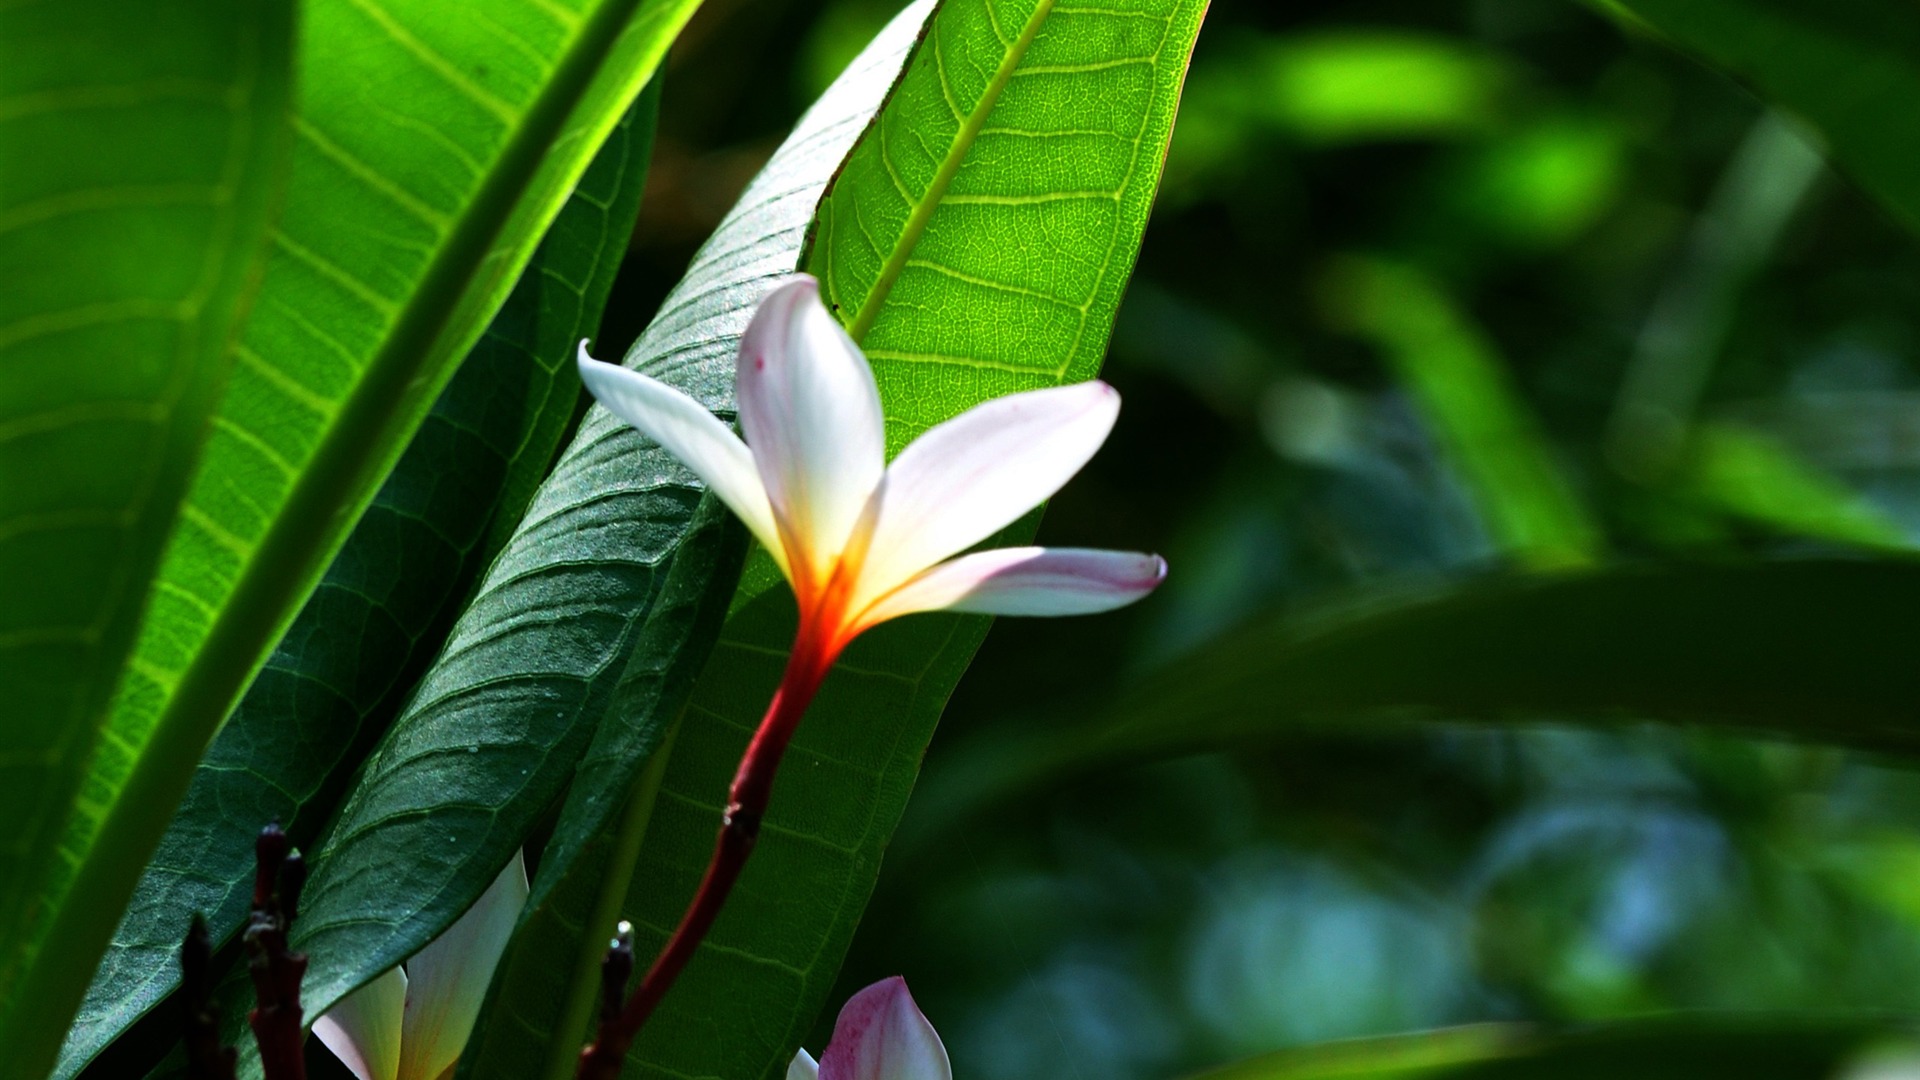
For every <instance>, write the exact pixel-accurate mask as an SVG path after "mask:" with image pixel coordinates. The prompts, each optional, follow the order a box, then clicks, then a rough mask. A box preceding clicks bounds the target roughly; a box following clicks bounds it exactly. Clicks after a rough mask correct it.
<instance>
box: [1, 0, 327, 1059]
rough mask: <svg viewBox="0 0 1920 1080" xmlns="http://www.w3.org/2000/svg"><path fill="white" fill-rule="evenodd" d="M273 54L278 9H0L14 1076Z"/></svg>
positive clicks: (96, 5)
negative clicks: (42, 944)
mask: <svg viewBox="0 0 1920 1080" xmlns="http://www.w3.org/2000/svg"><path fill="white" fill-rule="evenodd" d="M292 50H293V7H292V4H291V3H290V2H288V0H262V2H250V3H238V2H229V0H202V2H198V3H186V4H171V5H165V6H164V7H159V6H151V5H131V6H130V5H125V4H115V3H110V2H98V0H74V2H72V3H63V4H28V5H21V4H11V5H7V6H6V7H5V8H4V9H0V161H4V162H5V163H6V164H5V166H4V167H0V280H5V281H6V283H7V285H6V287H5V289H4V290H0V370H5V372H6V373H7V374H6V379H5V380H4V382H3V383H0V477H5V480H4V482H0V595H4V596H5V597H6V598H7V599H6V601H5V603H4V604H0V685H4V686H6V687H7V692H8V702H7V706H6V720H5V722H4V723H0V819H4V820H5V821H6V822H7V833H8V837H7V841H6V842H5V843H4V844H0V1046H5V1047H6V1048H7V1055H8V1057H9V1059H10V1061H12V1062H13V1063H14V1064H15V1065H16V1066H18V1067H21V1068H23V1069H24V1070H25V1073H28V1074H31V1073H33V1072H35V1071H36V1069H39V1068H43V1067H44V1065H43V1064H42V1062H43V1059H44V1058H47V1057H50V1055H51V1054H52V1052H53V1048H54V1046H55V1045H57V1040H58V1038H59V1032H60V1030H61V1029H62V1027H63V1026H64V1024H63V1020H64V1018H63V1017H58V1016H49V1017H43V1018H44V1020H45V1027H43V1028H35V1027H30V1026H28V1027H23V1026H20V1025H19V1024H18V1023H17V1021H18V1020H19V1018H21V1017H23V1016H24V1015H26V1014H27V1013H29V1012H30V1011H31V1007H30V1005H29V1003H28V1001H27V997H28V987H29V986H31V985H32V983H31V982H30V979H29V975H30V965H31V964H32V963H33V962H34V960H35V952H34V946H35V944H36V942H37V938H36V932H37V930H39V929H40V928H44V927H45V926H46V924H47V920H48V917H49V911H48V908H47V903H46V899H45V894H46V892H47V891H48V890H49V888H51V887H53V886H54V885H55V884H56V883H58V882H61V881H64V880H65V879H66V876H67V874H68V872H69V868H68V866H67V865H66V864H65V862H64V861H63V859H62V858H61V856H60V854H59V851H58V846H59V844H60V842H61V841H62V839H63V837H64V835H65V833H66V830H67V828H68V822H67V816H68V814H69V812H70V811H71V809H72V808H73V807H76V806H80V807H88V808H93V807H97V806H98V803H99V800H100V798H101V792H99V791H98V790H96V789H94V788H93V787H91V786H89V785H88V783H87V780H86V773H87V767H88V759H89V758H90V756H91V755H92V754H94V753H95V751H96V748H97V747H98V746H99V745H100V743H101V740H102V738H103V733H104V731H105V729H106V727H107V723H108V716H109V711H110V707H111V702H112V695H113V691H114V687H115V685H116V683H118V682H119V680H120V675H121V667H122V665H123V664H124V663H125V661H126V659H127V657H128V655H129V654H130V652H131V651H132V649H133V646H134V641H135V638H136V635H137V632H138V628H139V625H140V619H141V617H142V613H143V609H144V608H145V607H146V604H147V599H148V598H147V595H146V584H147V581H148V580H149V578H150V577H151V576H152V574H153V571H154V568H155V567H156V566H157V565H158V563H159V560H160V557H161V552H162V551H163V549H164V545H165V541H166V538H167V536H168V534H169V533H170V532H171V531H172V529H173V527H174V523H175V521H176V517H177V515H178V514H179V512H180V502H181V499H182V497H183V496H184V495H185V493H186V490H187V485H188V483H189V480H190V477H191V475H192V469H193V466H194V461H195V459H196V457H197V456H199V454H200V450H201V444H202V442H203V440H204V438H205V437H206V434H207V430H208V424H209V421H210V420H211V418H212V416H213V409H214V406H215V404H216V402H217V401H218V397H219V387H220V384H221V382H222V380H223V379H224V378H225V377H226V372H227V369H228V367H229V361H230V358H231V352H230V348H231V345H232V342H233V337H234V333H235V330H236V328H237V323H238V319H239V317H240V314H241V312H242V310H243V309H244V307H245V305H246V302H247V299H248V298H249V297H250V296H251V294H252V293H253V291H254V286H256V285H257V284H258V279H259V273H260V265H261V263H262V261H263V260H264V258H265V255H266V250H265V244H264V240H265V236H266V231H267V228H268V223H269V220H270V213H269V211H270V209H271V207H272V206H273V204H274V201H275V198H276V195H277V193H278V192H279V191H280V190H281V186H282V183H283V182H284V180H285V178H286V164H287V151H288V146H289V137H290V134H291V128H290V123H289V120H290V117H289V99H290V95H291V70H292V69H291V54H292ZM106 737H107V738H117V737H118V735H117V733H116V734H115V735H111V736H106ZM108 918H111V916H108ZM101 932H102V933H104V928H102V931H101ZM56 963H57V964H59V965H62V966H65V967H67V968H69V969H71V968H74V967H77V966H78V967H83V966H84V965H85V961H84V960H82V961H81V962H80V963H79V964H77V965H76V964H75V961H74V958H73V957H71V956H65V957H59V958H57V960H56ZM82 977H84V973H83V975H82ZM74 989H75V990H76V991H77V989H78V988H77V987H74ZM22 1061H24V1062H25V1064H24V1065H21V1064H20V1063H21V1062H22Z"/></svg>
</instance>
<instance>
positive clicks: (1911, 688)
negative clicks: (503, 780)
mask: <svg viewBox="0 0 1920 1080" xmlns="http://www.w3.org/2000/svg"><path fill="white" fill-rule="evenodd" d="M1916 605H1920V562H1910V561H1887V562H1856V561H1842V560H1830V561H1828V560H1807V561H1793V562H1777V563H1759V564H1730V565H1686V564H1679V565H1667V566H1628V567H1619V568H1613V569H1608V570H1603V571H1596V572H1591V573H1579V574H1565V575H1552V576H1538V577H1522V578H1511V579H1504V580H1493V581H1487V582H1482V583H1478V584H1470V585H1466V586H1462V587H1457V588H1452V589H1447V590H1444V591H1439V592H1436V593H1431V594H1428V595H1424V596H1413V597H1409V596H1405V595H1402V596H1399V597H1397V598H1396V597H1386V598H1376V599H1374V600H1372V601H1370V602H1368V603H1366V604H1365V605H1364V606H1355V607H1353V608H1349V609H1347V610H1341V611H1332V612H1326V613H1323V614H1320V615H1318V616H1313V617H1299V616H1294V615H1290V614H1286V613H1280V614H1275V615H1271V616H1268V617H1265V618H1262V619H1256V620H1254V621H1253V622H1251V623H1249V624H1248V625H1246V626H1244V627H1243V628H1241V629H1239V630H1237V631H1234V632H1232V633H1230V634H1228V635H1227V636H1225V637H1224V638H1222V639H1221V640H1219V641H1217V642H1215V643H1213V644H1212V645H1209V646H1207V647H1206V648H1204V649H1202V650H1200V651H1198V652H1196V653H1194V654H1192V655H1190V656H1188V657H1186V658H1184V659H1182V660H1179V661H1176V662H1174V663H1172V664H1169V665H1168V666H1167V667H1165V668H1163V669H1162V670H1160V671H1159V672H1157V673H1156V674H1154V675H1153V676H1152V677H1150V678H1147V679H1144V680H1142V681H1141V682H1140V683H1139V684H1138V685H1136V686H1134V687H1130V688H1128V690H1127V691H1126V693H1124V694H1122V695H1120V696H1119V697H1118V699H1117V700H1116V701H1115V702H1114V703H1112V704H1110V705H1109V706H1108V707H1107V708H1105V709H1102V710H1098V711H1097V712H1096V713H1095V714H1094V718H1093V719H1092V720H1091V721H1090V722H1088V723H1086V724H1085V725H1084V726H1082V727H1081V728H1080V729H1079V734H1078V735H1077V736H1076V735H1070V734H1066V733H1062V732H1059V731H1054V732H1051V733H1049V734H1048V735H1047V736H1046V737H1044V738H1042V737H1038V736H1036V737H1034V738H1032V739H1030V740H1027V739H994V740H992V741H991V742H982V743H980V744H977V745H975V746H973V747H971V748H968V749H963V750H960V751H958V752H957V753H956V754H954V755H950V756H949V758H948V760H947V765H948V768H945V769H943V770H942V777H941V781H940V782H939V783H938V784H930V785H929V787H928V790H927V792H926V795H927V799H926V800H925V802H924V805H923V809H924V810H926V811H927V813H926V815H925V820H926V821H928V822H930V823H931V822H938V823H939V826H941V827H952V826H953V825H954V824H956V823H957V822H959V821H961V820H963V819H964V818H965V817H966V816H967V815H968V814H969V813H970V812H971V811H972V810H974V809H976V808H978V807H980V806H982V805H985V804H987V803H990V802H994V801H998V800H1000V799H1003V798H1005V797H1006V796H1007V794H1008V793H1010V792H1012V791H1016V790H1017V791H1030V790H1035V789H1037V788H1039V787H1041V786H1045V785H1048V784H1051V783H1055V782H1057V781H1058V780H1060V779H1061V778H1062V777H1063V776H1066V775H1070V774H1073V773H1075V772H1079V771H1083V770H1087V769H1091V768H1099V767H1105V766H1110V765H1113V764H1117V763H1123V762H1127V761H1134V760H1139V759H1141V758H1148V757H1158V756H1165V755H1168V754H1176V753H1186V752H1191V751H1194V750H1200V749H1207V748H1212V747H1218V746H1220V745H1222V744H1223V743H1234V742H1240V741H1247V740H1262V739H1272V738H1283V737H1286V736H1287V735H1289V734H1292V733H1295V732H1300V731H1304V730H1317V731H1323V732H1324V731H1328V730H1342V731H1356V732H1357V731H1365V730H1375V729H1378V728H1379V727H1380V725H1383V724H1400V723H1406V722H1412V721H1427V720H1438V721H1474V722H1489V723H1502V722H1515V721H1521V722H1531V721H1543V720H1544V721H1573V722H1584V723H1617V722H1635V721H1644V720H1663V721H1672V722H1677V723H1699V724H1712V725H1718V726H1723V727H1730V728H1733V729H1735V730H1738V731H1745V732H1754V733H1764V734H1773V735H1781V736H1787V737H1790V738H1802V739H1812V740H1818V741H1823V742H1834V743H1840V744H1846V745H1855V746H1864V747H1871V748H1878V749H1885V750H1893V751H1898V752H1901V753H1909V754H1911V753H1920V665H1915V664H1914V663H1913V662H1912V658H1911V653H1912V647H1911V643H1910V640H1909V638H1910V632H1911V626H1912V623H1913V612H1914V611H1915V610H1916ZM916 839H924V838H916Z"/></svg>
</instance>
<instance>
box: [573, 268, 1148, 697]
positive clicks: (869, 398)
mask: <svg viewBox="0 0 1920 1080" xmlns="http://www.w3.org/2000/svg"><path fill="white" fill-rule="evenodd" d="M580 375H581V378H582V379H583V380H585V382H586V385H587V388H588V389H589V390H591V391H593V395H594V396H595V397H596V398H598V399H600V403H601V404H603V405H605V406H606V407H607V408H608V409H609V410H611V411H612V412H613V413H614V414H615V415H616V416H619V417H620V418H621V419H622V420H625V421H626V422H627V423H629V424H631V425H633V426H634V427H636V428H638V429H640V431H642V432H643V433H645V434H646V435H647V436H648V437H650V438H652V439H653V440H654V441H656V442H658V443H659V444H660V445H661V446H663V447H665V448H666V449H667V451H668V452H670V453H672V454H673V455H674V456H675V457H677V458H679V459H680V460H681V461H683V462H685V463H686V465H687V466H688V467H689V468H691V469H692V470H693V471H694V472H695V473H696V474H697V475H698V476H699V477H700V479H701V480H703V481H705V482H706V484H707V486H708V487H709V488H711V489H712V490H713V492H714V494H716V495H718V496H719V497H720V498H721V499H722V500H723V501H725V502H726V504H727V505H728V506H729V507H730V508H732V510H733V512H734V513H735V514H737V515H739V517H740V519H741V520H742V521H743V522H745V523H746V526H747V528H748V529H749V530H750V531H751V532H752V533H753V535H754V536H755V538H757V539H758V540H759V541H760V543H761V544H762V545H763V546H764V547H765V548H766V549H767V551H768V553H769V554H771V555H772V556H773V560H774V562H776V563H778V564H779V566H780V569H781V571H782V572H783V573H784V574H785V575H786V577H787V580H788V581H789V582H790V583H791V584H792V585H793V590H794V594H795V596H796V597H797V598H798V600H799V604H800V616H801V617H800V634H799V638H798V640H797V641H796V642H795V657H794V659H795V661H796V662H807V663H810V664H811V665H813V666H814V667H815V668H816V670H817V671H818V672H819V673H821V674H824V673H825V669H826V667H828V666H830V665H831V664H832V662H833V659H834V658H835V657H836V656H837V655H838V654H839V652H840V650H841V649H842V648H844V647H845V646H846V644H847V642H849V641H851V640H852V639H853V638H854V637H855V636H857V635H858V634H860V632H861V631H863V630H866V629H867V628H869V627H871V626H873V625H875V624H877V623H881V622H885V621H886V620H888V619H892V618H897V617H898V616H901V615H907V614H911V613H913V612H919V611H942V610H944V611H969V612H979V613H983V614H989V615H1083V614H1091V613H1093V612H1099V611H1106V610H1109V609H1112V608H1116V607H1120V606H1122V605H1124V604H1129V603H1132V602H1133V601H1135V600H1138V599H1140V598H1141V597H1142V596H1145V595H1146V594H1147V593H1149V592H1151V591H1152V590H1153V588H1154V586H1156V585H1158V584H1159V583H1160V580H1161V579H1162V578H1163V577H1164V576H1165V575H1166V563H1165V562H1163V561H1162V560H1161V559H1160V557H1159V556H1157V555H1143V554H1136V553H1133V552H1119V551H1094V550H1087V549H1083V548H1040V547H1017V548H1002V549H998V550H991V551H982V552H978V553H975V554H971V555H963V556H961V557H959V558H951V556H953V555H955V554H957V553H959V552H961V551H964V550H965V549H967V548H969V547H972V546H973V545H975V544H977V543H979V542H980V541H982V540H984V539H986V538H987V537H989V536H991V535H993V534H994V533H996V532H998V531H999V530H1001V529H1002V528H1005V527H1006V526H1007V525H1009V524H1011V523H1012V522H1013V521H1014V520H1016V519H1017V518H1019V517H1020V515H1022V514H1024V513H1026V512H1027V511H1028V510H1030V509H1032V508H1033V507H1034V506H1036V505H1038V504H1039V503H1041V502H1043V501H1044V500H1046V499H1047V498H1048V497H1049V496H1051V495H1052V494H1053V493H1054V492H1055V491H1058V490H1059V489H1060V487H1061V485H1063V484H1065V483H1066V482H1067V481H1068V480H1069V479H1071V478H1072V476H1073V475H1074V474H1075V473H1077V472H1079V471H1080V468H1081V466H1083V465H1085V464H1086V463H1087V460H1088V459H1089V458H1091V457H1092V456H1093V454H1094V452H1095V451H1096V450H1098V449H1099V448H1100V444H1101V443H1103V442H1105V441H1106V438H1107V433H1108V432H1109V431H1111V430H1112V428H1113V423H1114V419H1115V418H1116V417H1117V416H1118V415H1119V411H1120V396H1119V395H1118V394H1116V393H1115V392H1114V390H1113V388H1112V387H1110V386H1108V385H1107V384H1106V383H1103V382H1097V381H1096V382H1085V383H1079V384H1076V385H1072V386H1062V387H1056V388H1051V389H1045V390H1033V391H1028V392H1026V393H1020V394H1012V395H1009V396H1007V397H1002V398H996V399H994V400H991V401H988V402H986V403H984V404H981V405H979V406H977V407H975V408H973V409H970V410H968V411H967V412H964V413H962V414H961V415H959V416H957V417H955V418H953V419H951V420H949V421H947V422H946V423H943V424H940V425H938V426H936V427H934V428H932V429H931V430H929V431H927V432H925V433H924V434H922V435H921V436H920V437H919V438H918V439H915V440H914V441H913V442H912V443H911V444H910V445H908V446H907V448H906V449H904V450H902V451H901V452H900V455H899V456H898V457H897V458H895V459H894V461H893V463H892V464H891V465H889V464H888V463H887V460H886V431H885V426H884V421H883V418H882V415H881V411H880V393H879V389H878V388H877V387H876V386H875V384H874V379H873V371H872V369H871V368H869V367H868V365H867V361H866V358H865V357H864V356H862V355H861V353H860V349H859V347H858V346H856V345H855V344H854V343H853V340H852V339H851V338H849V337H848V336H847V334H846V332H845V331H844V330H842V329H841V328H840V324H839V323H837V322H835V321H834V318H833V316H832V315H831V314H830V313H829V312H828V311H827V309H826V308H825V306H823V305H822V304H821V303H820V298H819V286H818V284H817V283H816V282H815V281H814V279H813V278H811V277H807V276H804V275H801V276H797V277H796V278H794V280H792V281H790V282H788V283H787V284H785V285H782V286H780V287H779V288H777V289H775V290H774V291H773V292H772V293H770V294H769V295H768V296H767V298H766V299H765V300H764V301H762V302H761V305H760V308H759V310H758V311H757V312H756V313H755V314H754V317H753V321H752V323H751V324H750V325H749V326H748V327H747V332H746V335H745V337H744V338H743V339H742V341H741V343H740V353H739V360H738V367H737V371H736V375H735V378H736V392H737V394H738V396H739V402H740V427H741V429H742V431H744V433H745V434H746V441H745V442H742V441H741V440H740V438H738V437H737V436H735V435H734V433H733V431H732V430H731V429H729V428H728V427H727V425H726V424H725V423H723V422H722V421H721V420H720V419H719V418H718V417H716V416H714V415H713V414H712V413H710V412H708V411H707V410H706V409H705V408H703V407H702V406H701V405H700V404H699V403H698V402H696V401H694V400H693V399H692V398H690V397H688V396H687V395H686V394H683V393H681V392H680V391H678V390H675V389H674V388H672V387H670V386H668V385H666V384H665V383H662V382H659V381H658V380H655V379H651V378H648V377H647V376H645V375H642V374H640V373H638V372H636V371H631V370H628V369H627V368H623V367H619V366H617V365H614V364H605V363H601V362H600V361H597V360H594V359H592V358H591V357H589V356H588V355H587V353H586V343H585V342H582V343H581V347H580Z"/></svg>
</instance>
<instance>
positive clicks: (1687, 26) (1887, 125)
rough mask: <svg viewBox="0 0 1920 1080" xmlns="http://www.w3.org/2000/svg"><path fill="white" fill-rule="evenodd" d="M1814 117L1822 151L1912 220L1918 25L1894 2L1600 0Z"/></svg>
mask: <svg viewBox="0 0 1920 1080" xmlns="http://www.w3.org/2000/svg"><path fill="white" fill-rule="evenodd" d="M1608 2H1609V3H1610V4H1612V5H1614V6H1616V7H1617V8H1620V9H1623V10H1625V11H1627V12H1629V13H1631V14H1632V15H1633V16H1636V17H1637V18H1638V19H1640V20H1644V25H1646V26H1649V27H1651V28H1652V29H1654V30H1655V31H1657V32H1658V33H1659V34H1661V35H1664V36H1666V37H1668V38H1670V39H1672V41H1673V42H1674V43H1675V44H1677V45H1679V46H1680V47H1682V48H1684V49H1686V50H1688V51H1690V52H1693V53H1695V54H1697V55H1699V56H1700V57H1701V58H1702V59H1704V60H1706V61H1707V62H1709V63H1711V64H1712V65H1714V66H1715V67H1717V68H1719V69H1720V70H1722V71H1726V72H1728V73H1729V74H1732V75H1734V76H1736V77H1738V78H1740V79H1743V80H1745V81H1747V82H1748V83H1750V84H1751V85H1752V86H1753V88H1754V89H1755V90H1756V91H1758V92H1759V93H1760V95H1761V96H1762V97H1764V98H1766V99H1767V100H1768V101H1770V102H1772V103H1773V104H1774V105H1776V106H1778V107H1780V108H1783V109H1787V110H1790V111H1792V112H1793V113H1795V114H1797V115H1799V116H1800V117H1802V118H1804V119H1805V120H1807V121H1808V122H1810V123H1812V124H1813V125H1814V127H1816V128H1817V129H1818V130H1819V132H1820V134H1821V136H1822V137H1823V138H1824V139H1825V140H1826V143H1827V147H1828V151H1829V153H1831V155H1832V156H1833V158H1834V160H1835V161H1836V162H1837V163H1839V165H1840V166H1841V167H1842V168H1843V169H1844V170H1846V171H1847V172H1848V173H1850V174H1851V175H1852V176H1853V178H1854V179H1855V180H1857V181H1859V183H1860V184H1861V186H1863V187H1865V188H1866V189H1867V190H1868V191H1870V192H1872V193H1873V194H1874V195H1875V196H1877V197H1878V198H1879V199H1880V200H1881V201H1882V202H1884V203H1885V204H1886V205H1887V207H1888V208H1889V209H1890V210H1892V211H1893V212H1894V214H1895V215H1896V216H1898V217H1899V218H1900V219H1901V220H1902V221H1903V222H1904V223H1905V224H1906V225H1907V227H1908V228H1920V162H1916V161H1915V160H1914V156H1913V155H1912V154H1911V153H1909V152H1907V147H1909V146H1911V145H1912V144H1913V142H1914V140H1915V139H1916V138H1920V117H1916V116H1915V114H1914V112H1913V110H1911V109H1908V108H1906V107H1905V104H1904V102H1906V101H1908V100H1911V99H1912V97H1913V96H1914V95H1915V94H1916V93H1920V27H1917V26H1916V25H1915V23H1914V22H1913V19H1912V18H1911V14H1912V13H1911V12H1909V11H1907V10H1906V8H1905V7H1904V6H1903V5H1901V4H1898V3H1887V2H1884V0H1875V2H1870V3H1851V4H1824V3H1820V2H1818V0H1702V2H1695V0H1608Z"/></svg>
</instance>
